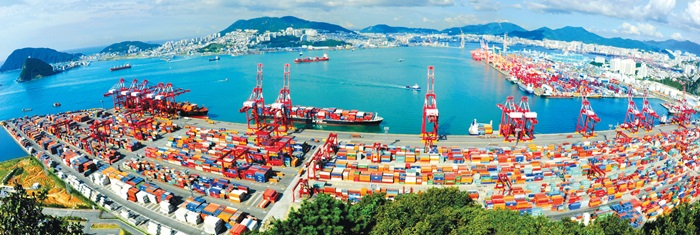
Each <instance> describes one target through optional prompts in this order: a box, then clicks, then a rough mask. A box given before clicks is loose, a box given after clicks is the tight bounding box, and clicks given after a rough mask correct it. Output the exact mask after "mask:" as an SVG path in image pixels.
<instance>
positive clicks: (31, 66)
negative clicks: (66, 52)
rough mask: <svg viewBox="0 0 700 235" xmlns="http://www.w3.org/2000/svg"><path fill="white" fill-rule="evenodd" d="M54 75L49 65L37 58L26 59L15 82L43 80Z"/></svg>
mask: <svg viewBox="0 0 700 235" xmlns="http://www.w3.org/2000/svg"><path fill="white" fill-rule="evenodd" d="M56 73H57V72H56V71H54V69H53V66H51V65H50V64H48V63H46V62H44V61H42V60H40V59H37V58H27V59H26V60H25V61H24V64H23V65H22V72H20V73H19V78H17V82H26V81H31V80H32V79H38V78H43V77H46V76H49V75H53V74H56Z"/></svg>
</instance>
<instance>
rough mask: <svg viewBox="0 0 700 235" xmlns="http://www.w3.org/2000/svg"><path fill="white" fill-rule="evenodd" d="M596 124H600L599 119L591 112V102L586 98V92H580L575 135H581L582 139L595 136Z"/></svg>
mask: <svg viewBox="0 0 700 235" xmlns="http://www.w3.org/2000/svg"><path fill="white" fill-rule="evenodd" d="M598 122H600V117H598V114H596V113H595V111H593V107H591V102H589V101H588V98H587V97H586V92H585V91H584V92H581V111H580V112H579V115H578V123H577V124H576V133H579V134H581V135H582V136H583V137H584V138H588V137H592V136H595V124H597V123H598Z"/></svg>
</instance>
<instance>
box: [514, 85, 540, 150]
mask: <svg viewBox="0 0 700 235" xmlns="http://www.w3.org/2000/svg"><path fill="white" fill-rule="evenodd" d="M518 112H521V113H522V114H523V121H522V123H521V126H520V127H519V129H520V134H518V136H519V140H520V141H528V140H533V139H535V125H536V124H537V112H533V111H532V110H530V102H529V100H528V98H527V96H523V97H521V98H520V104H519V105H518ZM517 129H518V128H516V132H517V131H518V130H517Z"/></svg>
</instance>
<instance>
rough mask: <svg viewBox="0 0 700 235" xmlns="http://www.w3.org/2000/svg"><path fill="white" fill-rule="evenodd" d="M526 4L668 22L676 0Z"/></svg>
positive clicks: (556, 10) (562, 0)
mask: <svg viewBox="0 0 700 235" xmlns="http://www.w3.org/2000/svg"><path fill="white" fill-rule="evenodd" d="M645 3H646V4H645ZM526 6H527V7H528V8H530V9H531V10H535V11H540V12H546V13H552V14H570V13H581V14H589V15H603V16H608V17H612V18H618V19H623V20H629V19H635V20H649V21H656V22H662V23H667V22H668V17H669V16H671V15H673V9H674V8H675V7H676V0H649V1H648V2H645V1H644V0H624V1H609V0H589V1H570V0H539V1H533V2H528V3H526Z"/></svg>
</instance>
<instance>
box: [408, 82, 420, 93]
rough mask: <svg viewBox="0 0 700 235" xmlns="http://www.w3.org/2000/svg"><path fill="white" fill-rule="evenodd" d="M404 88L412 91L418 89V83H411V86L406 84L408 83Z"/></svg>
mask: <svg viewBox="0 0 700 235" xmlns="http://www.w3.org/2000/svg"><path fill="white" fill-rule="evenodd" d="M406 89H409V90H414V91H420V86H419V85H418V83H416V84H413V86H408V85H407V86H406Z"/></svg>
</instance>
